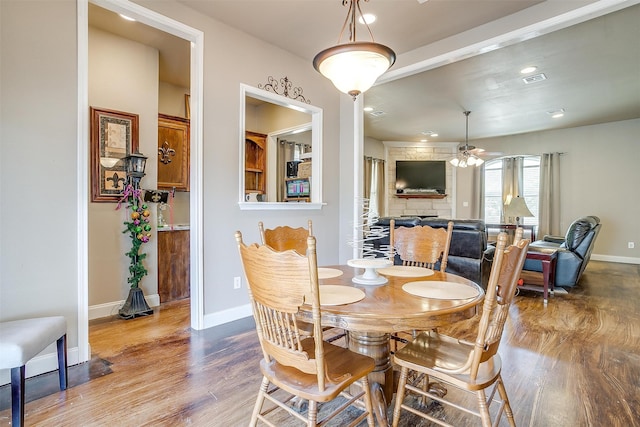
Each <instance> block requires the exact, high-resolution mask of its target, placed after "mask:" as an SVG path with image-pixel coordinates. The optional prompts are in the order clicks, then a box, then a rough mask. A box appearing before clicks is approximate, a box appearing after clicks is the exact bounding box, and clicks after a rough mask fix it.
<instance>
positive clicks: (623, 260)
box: [591, 254, 640, 264]
mask: <svg viewBox="0 0 640 427" xmlns="http://www.w3.org/2000/svg"><path fill="white" fill-rule="evenodd" d="M591 259H592V260H594V261H606V262H619V263H621V264H640V258H632V257H627V256H612V255H597V254H592V255H591Z"/></svg>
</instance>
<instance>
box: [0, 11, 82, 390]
mask: <svg viewBox="0 0 640 427" xmlns="http://www.w3.org/2000/svg"><path fill="white" fill-rule="evenodd" d="M51 29H55V31H51ZM0 56H1V60H0V67H1V68H0V88H1V90H2V94H1V95H0V123H1V126H0V320H12V319H19V318H25V317H37V316H47V315H63V316H65V318H66V319H67V324H68V326H69V327H68V334H67V335H68V340H69V341H68V342H69V347H70V348H73V347H76V346H77V342H78V333H77V327H76V325H77V323H78V320H77V319H78V301H79V298H80V297H79V294H78V280H79V279H78V277H79V269H78V263H77V257H78V247H79V246H78V233H77V223H78V204H77V199H78V193H77V188H78V175H77V173H76V170H77V161H78V157H77V146H76V143H77V138H76V134H77V126H78V120H77V102H78V91H77V87H78V73H77V61H76V57H77V46H76V5H75V2H74V1H57V2H50V1H30V2H24V1H5V0H3V1H0ZM83 196H84V195H83ZM85 198H86V197H85ZM47 352H53V353H54V354H55V345H53V346H50V347H49V349H48V351H47ZM69 359H70V361H72V362H73V360H77V353H74V352H73V351H72V350H70V352H69ZM54 360H55V358H54ZM54 366H55V365H54ZM27 371H29V369H27ZM0 372H1V373H2V374H4V373H7V375H6V377H7V378H8V371H0ZM3 378H4V376H3Z"/></svg>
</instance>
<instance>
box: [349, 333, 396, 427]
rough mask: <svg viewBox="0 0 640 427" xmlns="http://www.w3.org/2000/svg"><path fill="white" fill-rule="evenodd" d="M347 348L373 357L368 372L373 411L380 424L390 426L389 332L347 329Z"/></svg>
mask: <svg viewBox="0 0 640 427" xmlns="http://www.w3.org/2000/svg"><path fill="white" fill-rule="evenodd" d="M349 350H351V351H355V352H356V353H360V354H364V355H366V356H369V357H371V358H373V360H374V361H375V364H376V367H375V369H374V371H373V372H372V373H371V374H369V383H370V385H371V398H372V400H373V402H372V403H373V411H374V412H375V416H376V418H377V420H378V424H380V425H381V426H390V425H391V424H390V423H389V420H388V419H387V405H388V403H389V402H391V399H392V398H393V392H394V391H395V390H394V382H393V366H392V364H391V353H390V348H389V334H385V333H379V332H356V331H349Z"/></svg>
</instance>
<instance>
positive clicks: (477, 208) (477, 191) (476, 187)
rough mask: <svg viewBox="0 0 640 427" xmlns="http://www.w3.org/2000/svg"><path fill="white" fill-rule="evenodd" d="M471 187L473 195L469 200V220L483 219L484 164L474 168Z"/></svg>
mask: <svg viewBox="0 0 640 427" xmlns="http://www.w3.org/2000/svg"><path fill="white" fill-rule="evenodd" d="M471 185H472V186H473V192H472V194H473V195H474V196H473V197H472V198H471V212H470V215H471V218H478V219H484V164H482V166H480V167H477V168H474V170H473V176H472V183H471Z"/></svg>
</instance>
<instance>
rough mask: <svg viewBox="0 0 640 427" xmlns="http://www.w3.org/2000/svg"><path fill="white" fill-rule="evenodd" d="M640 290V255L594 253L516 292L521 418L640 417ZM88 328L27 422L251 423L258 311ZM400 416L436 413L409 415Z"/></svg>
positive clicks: (160, 316)
mask: <svg viewBox="0 0 640 427" xmlns="http://www.w3.org/2000/svg"><path fill="white" fill-rule="evenodd" d="M639 301H640V266H638V265H630V264H614V263H606V262H598V261H591V263H590V264H589V266H588V268H587V271H586V272H585V274H584V276H583V278H582V281H581V282H580V285H579V286H577V287H575V288H572V289H570V290H569V293H568V294H566V295H556V296H555V297H552V298H551V299H550V300H549V304H548V305H547V306H546V307H544V306H543V304H542V294H541V293H537V292H530V291H522V292H521V294H520V295H519V296H517V297H516V303H515V304H514V305H513V306H512V307H511V312H510V318H509V320H508V322H507V327H506V329H505V335H504V337H503V341H502V345H501V348H500V353H501V355H502V357H503V361H504V368H503V377H504V380H505V384H506V387H507V391H508V393H509V396H510V400H511V403H512V406H513V408H514V412H515V417H516V422H517V424H518V425H519V426H540V427H548V426H571V427H574V426H607V427H608V426H612V427H615V426H620V427H629V426H640V351H639V349H640V302H639ZM467 328H468V325H467V324H465V323H458V324H456V325H453V326H452V327H450V328H448V329H447V330H446V331H445V330H444V329H443V332H446V333H457V334H461V333H464V332H465V330H466V329H467ZM89 330H90V344H91V348H92V359H91V361H90V362H88V363H84V364H82V365H78V366H73V367H71V368H70V380H69V382H70V388H69V389H68V390H66V391H62V392H61V391H59V390H58V388H57V386H58V384H57V374H56V373H51V374H45V375H41V376H39V377H36V378H31V379H28V380H27V386H26V390H27V404H26V416H25V423H26V425H28V426H221V427H222V426H224V427H230V426H231V427H235V426H246V425H247V424H248V420H249V418H250V413H251V409H252V407H253V403H254V400H255V396H256V394H257V390H258V387H259V383H260V373H259V369H258V361H259V359H260V357H261V352H260V346H259V344H258V340H257V337H256V334H255V331H254V329H253V323H252V320H251V319H248V320H243V321H238V322H234V323H233V324H229V325H225V326H224V327H219V328H211V329H209V330H205V331H192V330H191V329H190V328H189V304H188V300H183V301H178V302H172V303H168V304H164V305H162V306H161V307H160V308H156V310H155V313H154V314H153V315H152V316H148V317H141V318H137V319H132V320H120V319H112V318H108V319H101V320H99V321H93V322H91V324H90V327H89ZM9 402H10V388H9V386H8V385H7V386H4V387H1V388H0V426H8V425H10V420H11V409H10V403H9ZM436 409H437V410H441V409H439V408H436ZM446 416H447V419H448V420H449V422H452V423H453V424H455V425H460V426H467V425H477V424H475V420H473V421H470V420H468V419H466V418H460V417H458V416H457V415H453V414H448V413H447V414H446ZM280 425H283V426H285V425H286V426H289V425H294V424H289V423H281V424H280ZM401 425H404V426H420V425H429V424H420V423H418V422H415V421H414V420H413V419H410V418H409V417H406V419H403V421H402V422H401ZM501 425H506V422H505V421H504V420H503V423H502V424H501Z"/></svg>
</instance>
